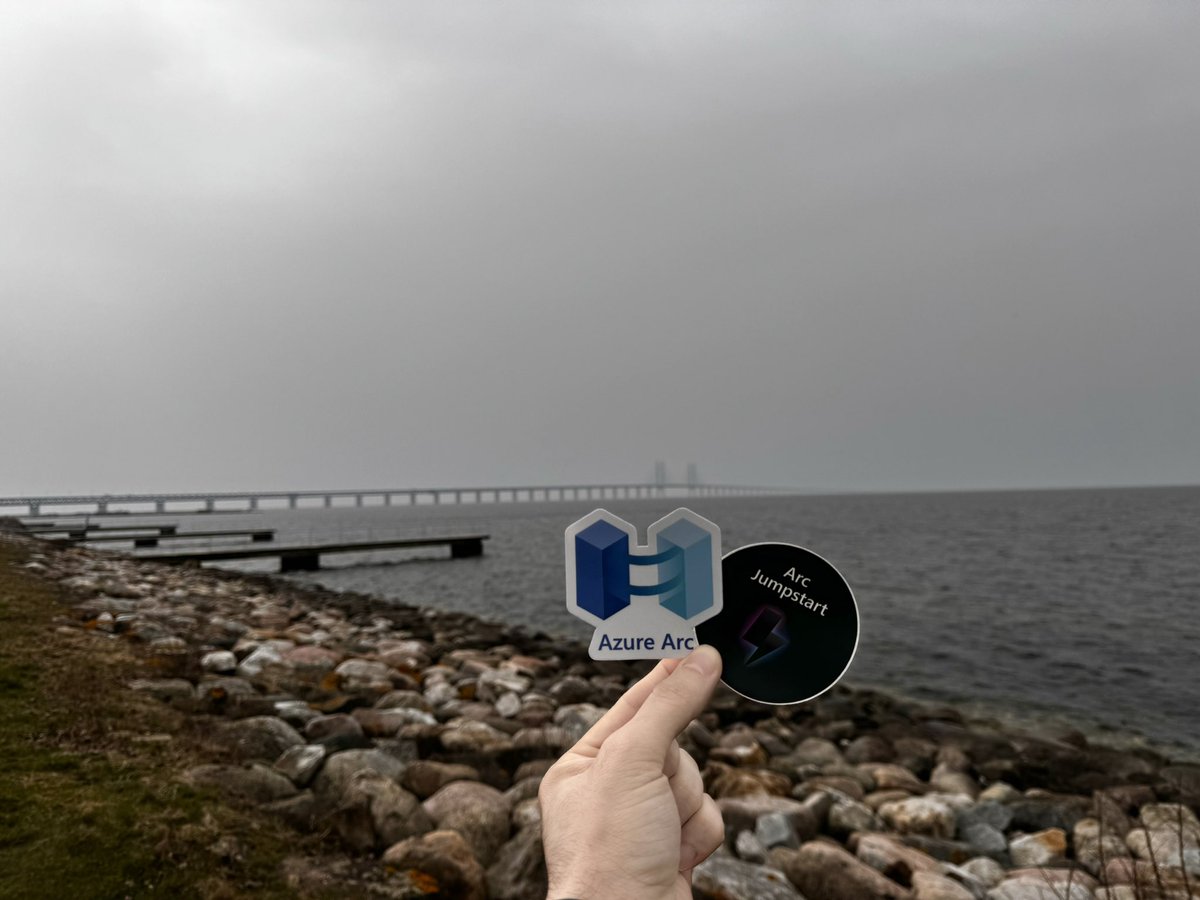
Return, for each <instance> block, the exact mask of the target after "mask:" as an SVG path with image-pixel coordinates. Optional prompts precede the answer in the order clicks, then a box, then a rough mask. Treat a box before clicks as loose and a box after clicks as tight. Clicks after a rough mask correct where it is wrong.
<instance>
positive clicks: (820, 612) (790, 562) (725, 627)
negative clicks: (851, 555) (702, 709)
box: [696, 544, 858, 704]
mask: <svg viewBox="0 0 1200 900" xmlns="http://www.w3.org/2000/svg"><path fill="white" fill-rule="evenodd" d="M721 571H722V577H721V583H722V588H723V593H724V600H723V604H722V607H721V612H719V613H718V614H717V615H715V616H714V617H713V618H711V619H709V620H707V621H706V622H701V623H700V624H699V625H697V626H696V636H697V637H698V638H699V639H700V641H701V643H704V644H711V645H712V646H713V647H715V648H716V649H717V650H718V651H719V652H720V654H721V660H722V664H723V671H722V674H721V680H722V681H723V682H725V684H726V685H728V686H729V687H731V688H733V690H735V691H737V692H738V693H739V694H741V695H742V696H744V697H748V698H750V699H751V700H758V701H759V702H761V703H775V704H783V703H803V702H804V701H805V700H811V699H813V698H814V697H816V696H817V695H819V694H823V693H824V692H825V691H827V690H829V689H830V688H831V687H833V685H834V684H836V683H837V681H838V679H839V678H841V677H842V675H844V674H845V672H846V670H847V669H848V668H850V661H851V660H852V659H853V658H854V651H855V649H856V648H857V646H858V606H857V604H856V603H855V602H854V594H852V593H851V592H850V586H849V585H848V584H846V579H844V578H842V576H841V573H839V572H838V570H837V569H835V568H834V567H833V566H832V565H830V564H829V563H828V562H826V561H825V560H824V559H822V558H821V557H819V556H817V554H815V553H813V552H811V551H809V550H805V549H804V548H803V547H797V546H795V545H794V544H749V545H747V546H745V547H739V548H738V549H737V550H733V551H731V552H729V553H726V554H725V556H724V557H723V559H722V560H721Z"/></svg>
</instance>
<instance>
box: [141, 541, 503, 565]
mask: <svg viewBox="0 0 1200 900" xmlns="http://www.w3.org/2000/svg"><path fill="white" fill-rule="evenodd" d="M489 537H491V535H487V534H456V535H446V536H442V537H418V538H392V539H388V540H368V541H345V542H332V543H328V544H295V545H290V546H282V547H281V546H279V545H275V546H271V547H245V546H237V547H204V548H197V549H194V550H192V549H188V550H183V549H180V550H167V551H163V552H157V553H139V554H138V555H137V559H146V560H154V561H157V562H167V563H190V564H193V565H200V564H201V563H206V562H230V561H234V560H242V559H266V558H269V557H272V556H277V557H279V571H280V572H315V571H316V570H317V569H319V568H321V557H322V556H327V555H328V554H330V553H364V552H366V551H369V550H407V549H410V548H413V547H439V546H448V547H449V548H450V558H451V559H465V558H467V557H471V556H482V555H483V542H484V541H486V540H488V538H489Z"/></svg>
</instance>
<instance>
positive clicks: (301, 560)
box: [279, 550, 321, 572]
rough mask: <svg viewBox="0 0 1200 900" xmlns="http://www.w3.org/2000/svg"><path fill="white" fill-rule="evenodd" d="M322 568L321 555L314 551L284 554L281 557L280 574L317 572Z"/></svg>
mask: <svg viewBox="0 0 1200 900" xmlns="http://www.w3.org/2000/svg"><path fill="white" fill-rule="evenodd" d="M319 568H321V554H319V553H314V552H312V551H307V550H306V551H301V552H296V553H284V554H282V555H281V556H280V557H279V571H280V572H315V571H317V570H318V569H319Z"/></svg>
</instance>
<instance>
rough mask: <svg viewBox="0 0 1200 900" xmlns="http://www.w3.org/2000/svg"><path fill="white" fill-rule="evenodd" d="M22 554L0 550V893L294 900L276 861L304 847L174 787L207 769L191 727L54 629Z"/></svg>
mask: <svg viewBox="0 0 1200 900" xmlns="http://www.w3.org/2000/svg"><path fill="white" fill-rule="evenodd" d="M23 558H24V554H23V551H22V550H21V548H20V547H18V546H17V545H13V544H9V543H4V542H0V897H2V898H9V897H11V898H43V897H44V898H56V900H57V898H64V897H69V898H109V897H113V898H120V897H137V898H142V897H148V898H154V897H172V898H182V897H200V898H214V900H215V898H228V897H240V896H254V897H264V898H272V897H295V896H297V893H296V891H295V890H294V889H291V888H289V887H288V886H287V885H286V884H285V883H284V880H283V877H282V876H281V874H280V863H281V862H282V860H283V858H284V857H285V856H287V855H289V854H290V853H295V852H298V851H302V850H303V848H304V847H305V846H308V845H311V841H310V842H308V843H307V844H306V841H305V840H304V839H302V838H301V837H300V836H299V835H297V834H295V833H294V832H292V831H290V830H288V829H287V828H286V827H285V826H283V825H282V824H279V823H277V822H275V821H274V820H270V819H266V818H264V817H261V816H258V815H256V814H253V813H251V812H250V811H247V810H239V809H235V808H232V807H230V806H228V805H226V804H224V803H222V802H221V801H219V800H218V799H217V798H216V797H214V796H210V795H205V794H203V793H198V792H196V791H193V790H191V789H188V788H185V787H184V786H182V785H180V784H179V783H178V781H177V780H176V779H177V776H178V773H179V772H180V771H181V770H182V769H183V768H185V767H186V766H188V765H194V764H198V763H200V762H206V761H209V760H207V759H206V758H205V757H204V756H203V754H202V752H201V750H200V746H201V742H200V737H199V731H198V726H197V725H196V723H195V722H194V721H192V720H190V719H189V718H188V717H186V716H184V715H182V714H180V713H178V712H176V711H174V710H171V709H170V708H168V707H166V706H163V705H161V704H158V703H156V702H155V701H153V700H150V699H148V698H145V697H143V696H141V695H138V694H135V693H134V692H131V691H129V690H128V689H127V687H126V684H127V683H128V681H129V680H131V679H132V678H136V677H138V676H139V675H144V674H146V673H145V672H143V671H142V670H141V668H140V664H139V662H138V659H137V657H136V655H134V654H133V653H132V652H131V651H130V649H129V648H128V647H126V646H125V645H124V644H123V643H122V642H120V641H116V640H109V639H106V638H104V637H101V636H99V635H96V634H89V633H86V632H83V631H79V632H76V633H60V632H56V631H55V622H54V618H55V617H56V616H60V615H62V614H63V613H64V611H65V609H66V607H65V606H64V602H63V598H62V597H61V596H60V595H59V591H58V589H57V588H56V587H55V586H54V585H53V584H51V583H48V582H45V581H42V580H40V579H38V578H35V577H32V576H30V575H29V574H27V573H26V571H25V570H23V569H22V568H20V566H21V563H22V562H23ZM164 734H165V735H170V736H171V739H170V740H163V739H161V737H159V738H151V739H149V740H147V739H144V738H145V737H146V736H150V735H159V736H161V735H164ZM222 835H233V836H235V837H236V838H237V840H238V842H239V848H240V851H241V852H240V854H239V855H240V859H238V860H236V861H232V862H231V861H230V860H229V859H228V855H224V856H223V855H221V854H219V853H216V852H214V851H213V850H212V849H210V848H211V847H212V845H213V844H214V842H215V841H216V840H217V838H218V837H220V836H222Z"/></svg>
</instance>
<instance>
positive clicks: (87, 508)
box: [0, 483, 792, 516]
mask: <svg viewBox="0 0 1200 900" xmlns="http://www.w3.org/2000/svg"><path fill="white" fill-rule="evenodd" d="M791 492H792V491H791V489H789V488H769V487H750V486H747V485H731V484H692V483H683V484H670V483H653V484H637V483H630V484H565V485H520V486H504V487H430V488H378V489H372V490H338V491H224V492H216V493H183V494H78V495H62V496H43V497H0V515H24V516H41V515H50V514H57V515H107V514H111V513H139V514H147V513H196V512H208V513H216V512H248V511H254V510H258V509H306V508H323V507H335V506H336V507H347V506H350V507H359V506H393V505H400V506H418V505H422V504H442V503H520V502H533V501H535V500H541V501H564V500H626V499H638V498H654V497H663V498H667V497H670V498H677V499H683V498H690V497H731V496H748V495H762V494H786V493H791Z"/></svg>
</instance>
